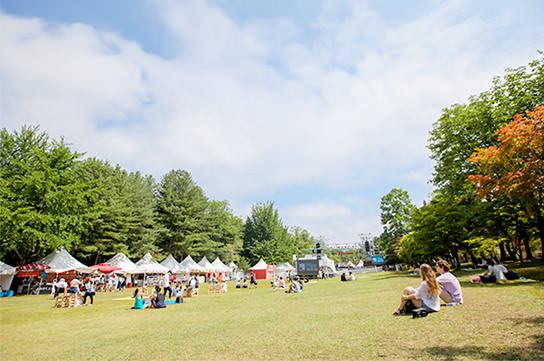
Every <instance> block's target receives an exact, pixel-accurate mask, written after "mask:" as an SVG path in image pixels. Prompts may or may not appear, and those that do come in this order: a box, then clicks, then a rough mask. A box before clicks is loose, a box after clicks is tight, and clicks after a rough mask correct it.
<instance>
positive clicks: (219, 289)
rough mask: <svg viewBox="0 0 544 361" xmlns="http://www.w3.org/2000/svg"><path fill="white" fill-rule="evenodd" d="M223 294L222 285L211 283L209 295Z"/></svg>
mask: <svg viewBox="0 0 544 361" xmlns="http://www.w3.org/2000/svg"><path fill="white" fill-rule="evenodd" d="M222 292H223V288H222V287H221V284H220V283H216V284H213V283H209V284H208V294H218V293H222Z"/></svg>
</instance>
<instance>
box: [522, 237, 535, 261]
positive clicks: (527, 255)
mask: <svg viewBox="0 0 544 361" xmlns="http://www.w3.org/2000/svg"><path fill="white" fill-rule="evenodd" d="M523 245H524V246H525V259H527V260H532V259H533V258H534V256H533V252H532V251H531V247H530V246H529V237H523Z"/></svg>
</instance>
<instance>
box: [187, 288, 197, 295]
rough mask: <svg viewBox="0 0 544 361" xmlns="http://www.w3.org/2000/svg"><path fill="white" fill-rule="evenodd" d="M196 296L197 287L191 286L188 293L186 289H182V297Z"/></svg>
mask: <svg viewBox="0 0 544 361" xmlns="http://www.w3.org/2000/svg"><path fill="white" fill-rule="evenodd" d="M197 296H198V288H193V289H192V290H191V291H190V292H189V293H187V289H184V290H183V297H197Z"/></svg>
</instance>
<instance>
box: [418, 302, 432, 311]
mask: <svg viewBox="0 0 544 361" xmlns="http://www.w3.org/2000/svg"><path fill="white" fill-rule="evenodd" d="M421 308H424V309H426V310H427V311H429V312H435V311H434V310H433V309H432V308H430V307H429V306H427V305H426V304H425V301H423V300H421Z"/></svg>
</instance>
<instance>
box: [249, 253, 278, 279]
mask: <svg viewBox="0 0 544 361" xmlns="http://www.w3.org/2000/svg"><path fill="white" fill-rule="evenodd" d="M249 272H253V273H255V279H258V280H265V279H272V278H274V275H275V273H276V266H274V265H267V264H266V262H265V261H264V260H263V259H262V258H261V260H260V261H259V262H258V263H257V264H256V265H255V266H253V267H251V268H250V269H249Z"/></svg>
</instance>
